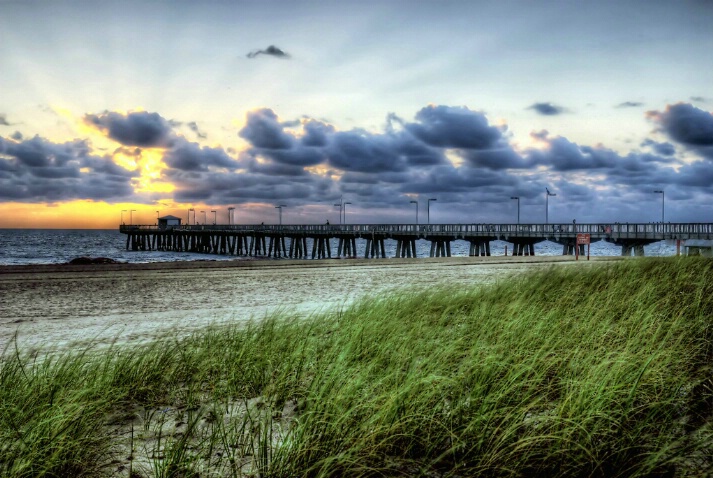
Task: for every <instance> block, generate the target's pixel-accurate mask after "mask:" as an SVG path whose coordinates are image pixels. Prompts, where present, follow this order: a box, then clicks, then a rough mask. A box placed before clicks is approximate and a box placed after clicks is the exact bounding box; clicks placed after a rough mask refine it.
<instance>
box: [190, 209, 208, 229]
mask: <svg viewBox="0 0 713 478" xmlns="http://www.w3.org/2000/svg"><path fill="white" fill-rule="evenodd" d="M201 212H202V213H203V225H204V226H205V223H206V219H205V211H201ZM193 215H194V216H195V213H193Z"/></svg>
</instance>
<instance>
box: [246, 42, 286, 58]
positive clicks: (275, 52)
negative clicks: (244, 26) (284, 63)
mask: <svg viewBox="0 0 713 478" xmlns="http://www.w3.org/2000/svg"><path fill="white" fill-rule="evenodd" d="M258 55H268V56H274V57H275V58H281V59H283V60H285V59H288V58H290V55H289V54H288V53H285V52H284V51H282V50H280V49H279V48H277V47H276V46H275V45H270V46H269V47H267V48H265V49H264V50H253V51H251V52H250V53H248V55H247V57H248V58H257V57H258Z"/></svg>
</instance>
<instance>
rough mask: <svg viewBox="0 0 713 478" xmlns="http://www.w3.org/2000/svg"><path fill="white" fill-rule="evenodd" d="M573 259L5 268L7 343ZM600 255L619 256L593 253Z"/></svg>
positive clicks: (190, 319) (311, 309)
mask: <svg viewBox="0 0 713 478" xmlns="http://www.w3.org/2000/svg"><path fill="white" fill-rule="evenodd" d="M580 259H582V260H580V261H578V262H575V260H574V257H571V256H523V257H512V256H510V257H502V256H500V257H449V258H427V259H416V260H414V259H369V260H365V259H338V260H335V259H333V260H317V261H294V260H254V261H244V260H241V261H193V262H162V263H146V264H140V263H139V264H136V263H133V264H95V265H79V266H77V265H67V264H53V265H35V266H5V267H0V297H2V299H1V300H2V303H1V305H2V307H0V309H1V310H2V313H0V347H2V348H3V350H5V349H7V348H8V347H9V346H10V345H12V344H13V338H14V337H17V344H18V345H19V348H20V349H21V350H23V351H33V350H36V349H44V350H62V349H68V348H75V347H81V346H82V345H87V344H90V343H92V344H94V345H103V344H112V343H118V344H132V343H137V342H142V341H146V340H150V339H152V338H155V337H158V336H165V335H166V334H174V335H177V336H182V335H186V334H189V333H191V332H193V331H196V330H200V329H202V328H205V327H206V326H208V325H211V324H225V323H234V322H241V321H242V322H244V321H247V320H250V319H258V320H259V319H260V318H262V317H265V316H266V315H267V314H272V313H278V312H282V313H285V314H293V315H294V314H301V315H307V314H311V313H316V312H319V311H324V310H327V309H330V308H337V307H343V306H345V305H348V304H350V303H352V302H353V301H354V300H357V299H359V298H362V297H369V298H374V299H375V298H380V297H383V296H384V294H385V293H386V292H387V291H389V290H413V291H416V290H421V289H424V288H431V287H434V286H437V285H438V284H449V285H454V284H455V285H462V286H463V287H472V286H474V285H478V284H487V283H492V282H495V281H497V280H500V279H502V278H504V277H506V276H508V275H511V274H516V273H518V272H521V271H523V270H526V269H530V268H542V267H550V266H552V265H574V264H577V265H584V264H586V263H587V261H586V260H583V259H584V258H580ZM592 259H593V260H592V261H590V263H593V262H601V261H609V260H617V259H620V258H617V257H597V258H592Z"/></svg>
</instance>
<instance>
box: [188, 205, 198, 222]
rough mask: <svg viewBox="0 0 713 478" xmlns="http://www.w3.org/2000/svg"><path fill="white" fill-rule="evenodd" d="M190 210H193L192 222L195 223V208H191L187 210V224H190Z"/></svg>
mask: <svg viewBox="0 0 713 478" xmlns="http://www.w3.org/2000/svg"><path fill="white" fill-rule="evenodd" d="M191 211H193V224H195V223H196V210H195V209H193V208H191V209H189V210H188V225H189V226H190V225H191Z"/></svg>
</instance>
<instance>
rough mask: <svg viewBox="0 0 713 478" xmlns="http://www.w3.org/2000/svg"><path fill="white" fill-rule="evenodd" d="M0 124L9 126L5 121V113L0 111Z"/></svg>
mask: <svg viewBox="0 0 713 478" xmlns="http://www.w3.org/2000/svg"><path fill="white" fill-rule="evenodd" d="M0 126H10V123H9V122H8V121H7V115H5V114H4V113H0Z"/></svg>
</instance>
